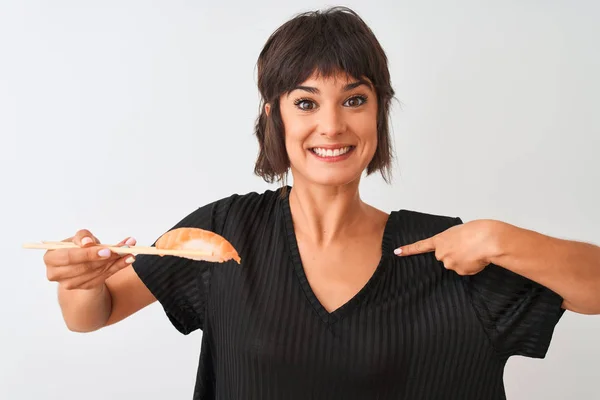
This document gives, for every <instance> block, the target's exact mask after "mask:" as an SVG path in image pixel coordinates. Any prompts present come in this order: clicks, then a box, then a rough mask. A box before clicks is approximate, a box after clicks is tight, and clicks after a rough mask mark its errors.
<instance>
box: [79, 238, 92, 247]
mask: <svg viewBox="0 0 600 400" xmlns="http://www.w3.org/2000/svg"><path fill="white" fill-rule="evenodd" d="M92 242H93V240H92V238H90V237H87V236H86V237H84V238H83V239H81V245H82V246H85V245H86V244H90V243H92Z"/></svg>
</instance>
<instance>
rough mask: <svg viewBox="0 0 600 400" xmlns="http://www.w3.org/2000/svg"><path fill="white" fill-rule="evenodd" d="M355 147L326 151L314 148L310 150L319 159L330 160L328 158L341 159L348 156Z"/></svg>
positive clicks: (321, 148)
mask: <svg viewBox="0 0 600 400" xmlns="http://www.w3.org/2000/svg"><path fill="white" fill-rule="evenodd" d="M354 148H355V146H345V147H340V148H337V149H325V148H323V147H313V148H311V149H309V150H310V151H311V152H312V153H313V154H316V155H317V156H319V157H323V158H328V157H331V158H333V157H340V156H343V155H345V154H348V153H349V152H350V151H352V150H354Z"/></svg>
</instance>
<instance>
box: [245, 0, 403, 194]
mask: <svg viewBox="0 0 600 400" xmlns="http://www.w3.org/2000/svg"><path fill="white" fill-rule="evenodd" d="M257 67H258V89H259V91H260V94H261V102H260V110H259V116H258V118H257V120H256V125H255V135H256V137H257V138H258V143H259V146H260V150H259V154H258V158H257V160H256V164H255V167H254V173H255V174H256V175H258V176H261V177H262V178H263V179H264V180H265V181H267V182H269V183H271V182H274V181H275V180H278V181H283V180H284V179H285V176H286V174H287V171H288V169H289V166H290V161H289V158H288V155H287V151H286V149H285V132H284V126H283V122H282V120H281V114H280V110H279V96H280V95H282V94H285V93H287V92H289V91H291V90H292V89H293V88H294V87H296V86H297V85H299V84H300V83H301V82H303V81H305V80H306V79H308V78H309V77H310V76H311V75H312V74H313V73H315V72H316V73H318V74H320V75H321V76H323V77H330V76H333V75H334V74H335V73H337V72H340V71H343V73H346V74H348V75H350V76H352V77H354V78H356V79H361V78H363V77H366V78H368V79H369V80H370V81H371V83H372V85H373V89H374V90H375V92H376V93H377V104H378V110H377V149H376V151H375V155H374V156H373V159H372V160H371V161H370V163H369V165H368V166H367V175H370V174H371V173H373V172H376V171H380V172H381V175H382V176H383V179H384V180H385V181H386V182H388V183H389V181H390V177H391V163H392V158H393V156H392V146H391V141H390V134H389V125H388V116H389V105H390V101H391V99H392V98H393V97H394V90H393V89H392V87H391V84H390V74H389V70H388V66H387V57H386V55H385V52H384V51H383V49H382V47H381V45H380V44H379V42H378V40H377V38H376V37H375V35H374V34H373V32H372V31H371V29H370V28H369V27H368V26H367V24H366V23H365V22H364V21H363V20H362V19H361V18H360V17H359V16H358V15H357V14H356V13H355V12H354V11H352V10H350V9H349V8H346V7H333V8H329V9H326V10H323V11H312V12H306V13H302V14H299V15H297V16H295V17H294V18H292V19H291V20H289V21H288V22H286V23H285V24H283V25H282V26H280V27H279V28H278V29H277V30H276V31H275V32H273V34H272V35H271V36H270V37H269V39H268V40H267V42H266V44H265V46H264V48H263V50H262V51H261V53H260V55H259V58H258V62H257ZM266 103H269V104H270V105H271V108H270V112H269V115H268V116H267V114H266V112H265V109H264V106H265V104H266Z"/></svg>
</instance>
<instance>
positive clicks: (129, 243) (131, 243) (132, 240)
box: [125, 237, 135, 246]
mask: <svg viewBox="0 0 600 400" xmlns="http://www.w3.org/2000/svg"><path fill="white" fill-rule="evenodd" d="M125 244H128V245H129V246H133V245H134V244H135V239H134V238H132V237H130V238H129V239H127V241H126V242H125Z"/></svg>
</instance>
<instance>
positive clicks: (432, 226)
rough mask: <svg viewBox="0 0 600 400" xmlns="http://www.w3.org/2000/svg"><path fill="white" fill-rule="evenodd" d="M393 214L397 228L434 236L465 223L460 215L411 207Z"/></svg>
mask: <svg viewBox="0 0 600 400" xmlns="http://www.w3.org/2000/svg"><path fill="white" fill-rule="evenodd" d="M391 214H392V215H391V217H392V218H393V220H394V222H395V224H394V225H395V226H396V228H397V229H401V230H405V231H409V232H413V233H415V234H417V235H419V236H432V235H435V234H438V233H440V232H443V231H445V230H446V229H449V228H451V227H453V226H455V225H460V224H462V223H463V222H462V220H461V218H460V217H456V216H450V215H441V214H434V213H430V212H424V211H417V210H410V209H399V210H397V211H393V212H392V213H391Z"/></svg>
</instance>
